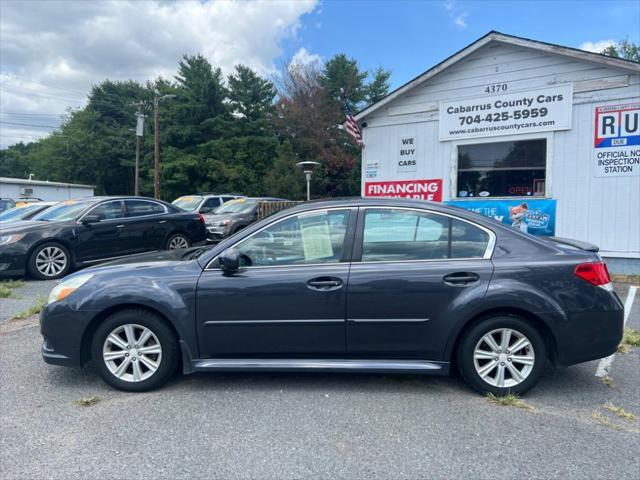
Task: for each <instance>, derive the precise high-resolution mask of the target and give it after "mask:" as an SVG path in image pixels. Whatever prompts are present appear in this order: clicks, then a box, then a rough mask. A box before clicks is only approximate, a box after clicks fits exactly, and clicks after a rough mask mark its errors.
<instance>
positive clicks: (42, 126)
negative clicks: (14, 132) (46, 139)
mask: <svg viewBox="0 0 640 480" xmlns="http://www.w3.org/2000/svg"><path fill="white" fill-rule="evenodd" d="M0 123H3V124H5V125H18V126H20V127H38V128H53V129H56V128H60V127H54V126H52V125H36V124H34V123H14V122H5V121H2V120H0Z"/></svg>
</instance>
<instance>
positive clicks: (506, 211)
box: [356, 32, 640, 274]
mask: <svg viewBox="0 0 640 480" xmlns="http://www.w3.org/2000/svg"><path fill="white" fill-rule="evenodd" d="M639 116H640V64H638V63H635V62H631V61H626V60H620V59H617V58H612V57H607V56H604V55H599V54H594V53H589V52H585V51H582V50H577V49H573V48H567V47H562V46H558V45H552V44H548V43H544V42H539V41H534V40H528V39H524V38H520V37H514V36H510V35H505V34H502V33H498V32H490V33H488V34H487V35H485V36H484V37H482V38H480V39H479V40H477V41H476V42H474V43H472V44H471V45H469V46H467V47H466V48H464V49H463V50H461V51H459V52H458V53H456V54H454V55H452V56H451V57H449V58H447V59H446V60H444V61H443V62H441V63H439V64H438V65H436V66H435V67H433V68H431V69H429V70H427V71H426V72H425V73H423V74H421V75H420V76H418V77H416V78H415V79H413V80H411V81H410V82H408V83H407V84H405V85H403V86H402V87H400V88H398V89H397V90H395V91H393V92H392V93H390V94H389V95H388V96H387V97H385V98H384V99H383V100H381V101H379V102H378V103H376V104H374V105H371V106H370V107H368V108H367V109H365V110H363V111H362V112H360V113H359V114H358V115H356V120H357V121H358V123H359V124H360V125H361V127H362V133H363V141H364V146H365V148H364V150H363V152H362V155H363V156H362V194H363V196H377V195H378V196H414V197H419V198H427V199H431V200H435V201H445V202H452V203H454V204H456V205H458V206H463V207H465V208H470V209H474V210H477V211H480V212H481V213H485V214H488V215H492V216H495V217H498V218H499V219H501V220H502V221H504V222H506V223H510V224H515V226H519V227H520V228H522V229H528V231H529V232H531V233H534V234H546V235H555V236H558V237H569V238H575V239H580V240H584V241H587V242H590V243H593V244H596V245H598V246H599V247H600V251H601V254H602V255H603V256H605V257H607V262H608V263H609V267H610V269H611V270H612V271H615V272H618V273H628V274H638V273H640V118H639Z"/></svg>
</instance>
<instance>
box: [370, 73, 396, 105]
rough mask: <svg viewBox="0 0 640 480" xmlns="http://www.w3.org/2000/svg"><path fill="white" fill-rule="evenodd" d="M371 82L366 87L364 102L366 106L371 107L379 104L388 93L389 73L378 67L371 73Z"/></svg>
mask: <svg viewBox="0 0 640 480" xmlns="http://www.w3.org/2000/svg"><path fill="white" fill-rule="evenodd" d="M372 77H373V78H372V79H371V82H370V83H369V84H368V85H367V86H366V92H367V93H366V97H365V100H366V102H367V105H373V104H374V103H376V102H379V101H380V100H382V99H383V98H384V97H386V96H387V94H388V93H389V77H391V72H390V71H389V70H385V69H384V68H382V67H378V68H376V69H375V70H374V71H373V74H372Z"/></svg>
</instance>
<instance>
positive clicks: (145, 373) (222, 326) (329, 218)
mask: <svg viewBox="0 0 640 480" xmlns="http://www.w3.org/2000/svg"><path fill="white" fill-rule="evenodd" d="M596 252H597V248H596V247H593V246H591V245H588V244H583V243H580V242H575V241H570V240H561V239H553V240H548V239H542V238H536V237H533V236H530V235H528V234H525V233H522V232H520V231H517V230H515V229H512V228H510V227H508V226H505V225H502V224H500V223H498V222H495V221H493V220H491V219H489V218H486V217H482V216H479V215H476V214H474V213H471V212H468V211H465V210H460V209H456V208H454V207H446V206H443V205H440V204H432V203H426V202H422V201H411V200H382V199H353V200H340V201H323V202H311V203H305V204H301V205H299V206H297V207H294V208H291V209H288V210H284V211H282V212H280V213H278V214H276V215H273V216H271V217H268V218H267V219H265V220H263V221H260V222H258V223H256V224H254V225H251V226H249V227H247V228H246V229H245V230H243V231H242V232H241V233H239V234H237V235H235V236H233V237H231V238H229V239H226V240H224V241H223V242H221V243H220V244H218V245H216V246H212V247H206V248H192V249H187V250H181V251H174V252H163V253H159V254H148V255H141V256H137V257H133V258H129V259H127V260H126V261H117V262H113V263H111V264H107V265H104V266H100V267H94V268H91V269H87V270H84V271H82V272H81V273H77V274H74V275H71V276H69V277H67V278H66V279H65V280H64V281H63V282H62V283H60V284H59V285H58V286H57V287H56V288H55V289H54V290H53V291H52V293H51V295H50V297H49V303H48V304H47V305H46V307H45V308H44V309H43V310H42V313H41V317H40V320H41V331H42V335H43V336H44V342H43V346H42V355H43V357H44V360H45V361H46V362H47V363H51V364H58V365H67V366H76V367H80V366H82V365H84V364H86V363H87V362H89V361H93V363H94V364H95V365H96V366H97V369H98V372H99V373H100V375H101V376H102V377H103V378H104V380H105V381H106V382H107V383H109V384H110V385H112V386H114V387H116V388H119V389H122V390H129V391H143V390H149V389H152V388H156V387H159V386H160V385H162V384H164V383H165V382H166V381H167V380H168V379H169V378H170V377H171V375H173V374H174V373H175V372H176V370H178V369H180V370H181V371H182V372H183V373H185V374H187V373H191V372H201V371H238V370H245V371H246V370H268V371H275V370H277V371H292V370H298V371H300V370H302V371H360V372H363V371H364V372H403V373H421V374H436V375H446V374H448V373H449V371H450V370H451V368H452V367H453V366H455V367H456V368H457V369H459V370H460V372H461V373H462V376H463V377H464V378H465V380H466V381H467V382H468V383H469V385H470V386H471V387H473V388H474V389H476V390H478V391H480V392H492V393H495V394H505V393H507V392H515V393H522V392H524V391H526V390H527V389H529V388H531V387H532V386H533V385H534V384H535V383H536V382H537V381H538V380H539V378H540V376H541V373H542V371H543V368H544V367H545V364H547V363H548V362H550V363H553V364H556V365H562V366H566V365H571V364H575V363H579V362H585V361H588V360H593V359H596V358H601V357H605V356H607V355H609V354H611V353H613V352H614V351H615V350H616V347H617V345H618V344H619V342H620V340H621V338H622V329H623V307H622V304H621V302H620V300H619V298H618V297H617V296H616V294H615V293H614V292H613V289H612V287H611V283H610V279H609V275H608V273H607V269H606V266H605V264H604V263H603V262H602V260H601V259H600V257H599V256H598V255H597V253H596Z"/></svg>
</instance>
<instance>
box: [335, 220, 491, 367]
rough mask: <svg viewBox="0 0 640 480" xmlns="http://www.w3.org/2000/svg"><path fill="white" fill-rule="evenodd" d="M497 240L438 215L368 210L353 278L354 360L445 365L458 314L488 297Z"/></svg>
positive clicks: (350, 339) (350, 333)
mask: <svg viewBox="0 0 640 480" xmlns="http://www.w3.org/2000/svg"><path fill="white" fill-rule="evenodd" d="M490 235H491V234H490V233H489V232H487V231H485V230H483V229H481V228H479V227H477V226H475V225H473V224H471V223H468V222H465V221H463V220H459V219H454V218H451V217H449V216H445V215H440V214H437V213H435V212H428V211H425V210H413V209H394V208H365V209H361V211H360V219H359V221H358V235H357V237H356V243H355V248H354V255H353V263H352V266H351V272H350V276H349V297H348V302H347V324H346V328H347V350H348V353H349V355H350V356H351V357H361V358H381V357H389V358H423V359H429V360H437V359H438V358H440V355H441V353H442V351H443V349H444V346H445V345H444V344H445V342H446V340H447V336H448V333H449V332H450V326H449V323H450V322H452V321H453V319H454V318H453V315H455V311H456V310H457V309H459V308H460V306H461V305H463V304H464V302H466V301H467V300H469V299H473V298H477V297H478V296H479V297H482V296H484V293H485V292H486V290H487V287H488V285H489V280H490V279H491V274H492V271H493V266H492V263H491V260H490V259H485V258H483V257H484V256H485V252H486V251H487V248H488V245H489V240H490Z"/></svg>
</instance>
